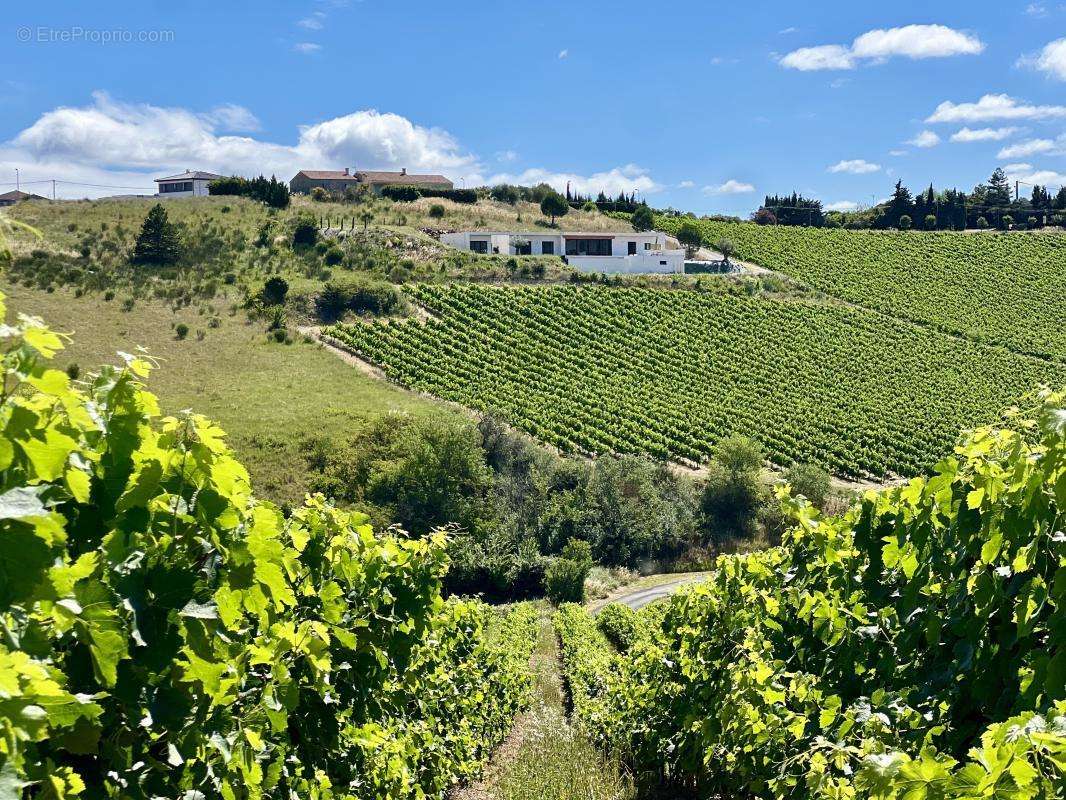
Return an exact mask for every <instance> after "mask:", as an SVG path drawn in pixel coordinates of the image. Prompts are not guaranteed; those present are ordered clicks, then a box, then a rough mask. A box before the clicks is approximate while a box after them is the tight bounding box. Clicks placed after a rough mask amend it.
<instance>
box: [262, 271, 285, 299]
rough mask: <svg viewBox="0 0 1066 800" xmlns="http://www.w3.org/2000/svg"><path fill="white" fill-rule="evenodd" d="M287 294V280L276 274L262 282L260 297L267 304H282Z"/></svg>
mask: <svg viewBox="0 0 1066 800" xmlns="http://www.w3.org/2000/svg"><path fill="white" fill-rule="evenodd" d="M288 294H289V282H288V281H287V280H285V279H284V278H282V277H280V276H278V275H275V276H274V277H273V278H270V279H268V280H267V282H266V283H265V284H263V291H262V297H263V302H264V303H266V304H267V305H271V306H280V305H282V304H283V303H284V302H285V298H286V297H287V296H288Z"/></svg>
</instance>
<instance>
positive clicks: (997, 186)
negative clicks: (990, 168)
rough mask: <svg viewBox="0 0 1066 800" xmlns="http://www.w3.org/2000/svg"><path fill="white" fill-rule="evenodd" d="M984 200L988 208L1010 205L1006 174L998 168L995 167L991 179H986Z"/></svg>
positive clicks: (1008, 183)
mask: <svg viewBox="0 0 1066 800" xmlns="http://www.w3.org/2000/svg"><path fill="white" fill-rule="evenodd" d="M986 199H987V202H988V204H989V205H990V206H1009V205H1010V181H1008V180H1007V174H1006V173H1005V172H1004V171H1003V170H1002V169H1000V168H999V167H996V170H995V172H993V173H992V177H991V178H989V179H988V195H987V198H986Z"/></svg>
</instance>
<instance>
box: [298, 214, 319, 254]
mask: <svg viewBox="0 0 1066 800" xmlns="http://www.w3.org/2000/svg"><path fill="white" fill-rule="evenodd" d="M317 241H318V220H317V219H315V218H314V217H313V216H311V215H310V214H300V216H298V217H297V218H296V221H295V223H294V224H293V228H292V246H293V247H311V246H313V245H314V244H315V242H317Z"/></svg>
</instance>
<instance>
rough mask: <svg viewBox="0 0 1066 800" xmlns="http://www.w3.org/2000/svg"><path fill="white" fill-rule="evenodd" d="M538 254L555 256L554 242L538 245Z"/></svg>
mask: <svg viewBox="0 0 1066 800" xmlns="http://www.w3.org/2000/svg"><path fill="white" fill-rule="evenodd" d="M540 254H541V255H542V256H553V255H555V242H541V243H540Z"/></svg>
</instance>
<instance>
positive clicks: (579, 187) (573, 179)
mask: <svg viewBox="0 0 1066 800" xmlns="http://www.w3.org/2000/svg"><path fill="white" fill-rule="evenodd" d="M473 182H476V183H487V184H489V185H495V184H497V183H517V184H521V185H523V186H532V185H534V184H537V183H546V184H548V185H549V186H551V187H552V188H553V189H555V190H556V191H558V192H562V191H565V190H566V185H567V183H569V184H570V191H572V192H580V193H581V194H597V193H599V192H601V191H603V192H606V193H607V194H611V195H617V194H618V193H619V192H625V193H626V194H628V193H629V192H632V191H634V190H636V191H637V192H641V193H644V194H651V193H653V192H658V191H661V190H662V188H663V187H662V186H661V185H659V184H658V183H656V182H655V181H654V180H653V179H652V177H651V176H650V175H649V174H648V171H647V170H646V169H644V168H643V167H638V166H637V165H636V164H626V165H625V166H624V167H615V168H614V169H611V170H606V171H604V172H595V173H593V174H592V175H579V174H577V173H571V172H552V171H550V170H546V169H542V168H539V167H537V168H531V169H527V170H525V171H523V172H521V173H518V174H506V173H503V174H499V175H493V176H491V177H490V178H488V180H486V181H481V180H477V181H473ZM471 183H472V181H471V180H468V181H467V185H471Z"/></svg>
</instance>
